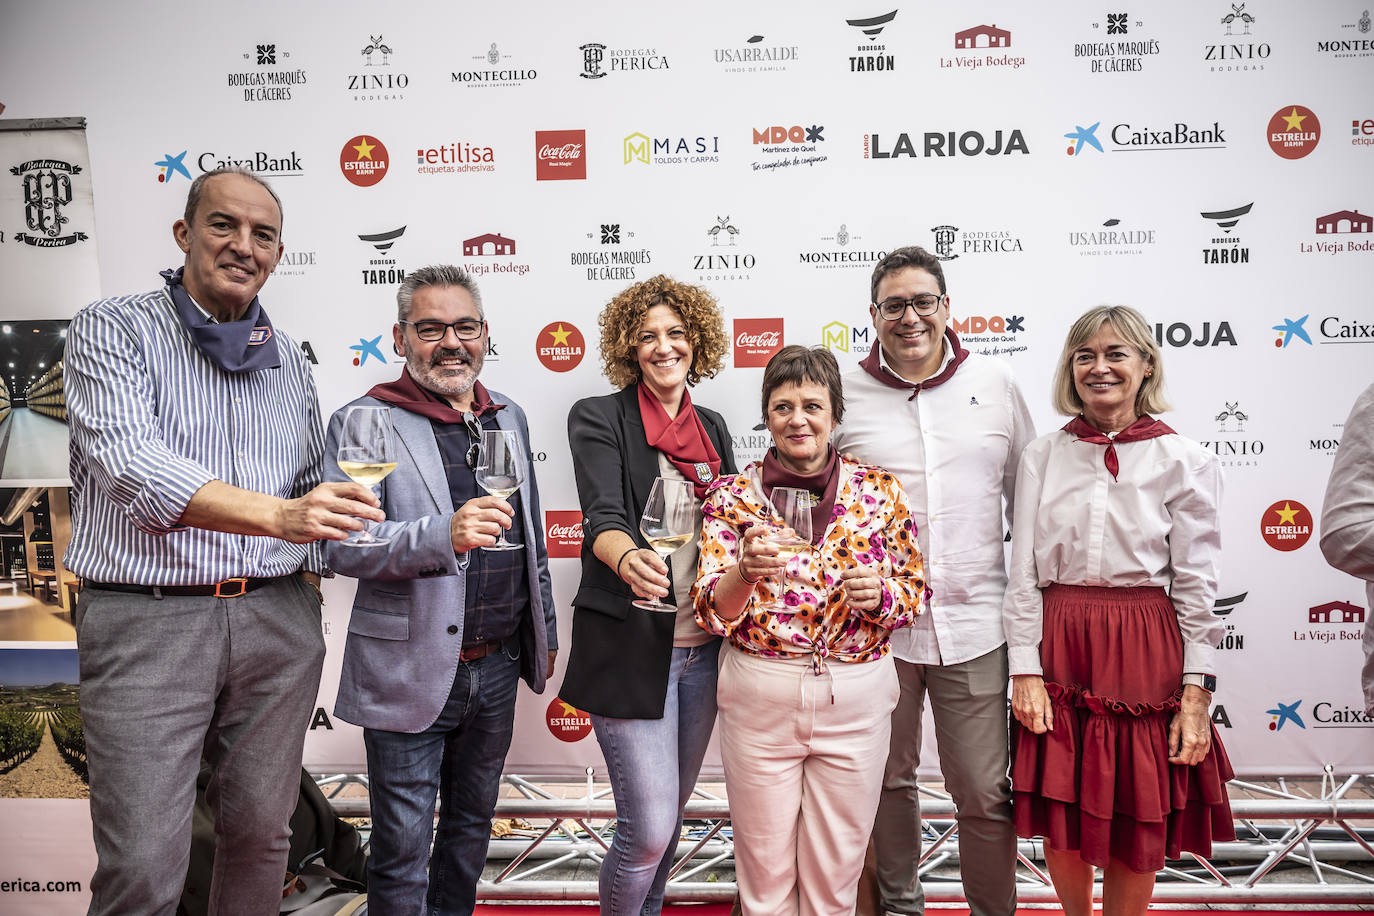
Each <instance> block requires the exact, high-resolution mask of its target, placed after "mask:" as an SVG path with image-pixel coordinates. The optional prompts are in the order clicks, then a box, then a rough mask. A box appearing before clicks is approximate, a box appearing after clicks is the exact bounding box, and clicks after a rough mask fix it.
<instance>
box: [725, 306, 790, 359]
mask: <svg viewBox="0 0 1374 916" xmlns="http://www.w3.org/2000/svg"><path fill="white" fill-rule="evenodd" d="M734 331H735V368H737V369H750V368H761V367H763V366H766V365H768V361H769V360H770V359H772V358H773V354H774V353H777V352H778V351H779V350H781V349H782V346H783V338H782V319H781V318H736V319H735V320H734Z"/></svg>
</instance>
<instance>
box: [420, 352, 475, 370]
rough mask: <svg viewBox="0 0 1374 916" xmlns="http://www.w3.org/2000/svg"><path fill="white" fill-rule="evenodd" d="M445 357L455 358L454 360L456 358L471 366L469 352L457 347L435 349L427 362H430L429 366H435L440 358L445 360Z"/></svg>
mask: <svg viewBox="0 0 1374 916" xmlns="http://www.w3.org/2000/svg"><path fill="white" fill-rule="evenodd" d="M445 359H456V360H458V361H460V362H462V363H464V364H465V365H468V366H471V365H472V354H471V353H469V352H468V351H466V350H462V349H458V350H444V349H439V350H435V351H434V355H433V356H431V357H430V358H429V364H430V366H437V365H439V361H440V360H445Z"/></svg>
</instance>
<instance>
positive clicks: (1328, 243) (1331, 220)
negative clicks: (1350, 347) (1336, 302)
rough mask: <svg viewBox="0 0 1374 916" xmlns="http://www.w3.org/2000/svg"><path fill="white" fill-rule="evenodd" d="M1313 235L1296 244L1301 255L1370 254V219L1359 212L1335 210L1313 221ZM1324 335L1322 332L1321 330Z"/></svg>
mask: <svg viewBox="0 0 1374 916" xmlns="http://www.w3.org/2000/svg"><path fill="white" fill-rule="evenodd" d="M1313 222H1314V229H1315V235H1314V236H1312V238H1310V239H1309V240H1308V241H1306V242H1298V252H1299V253H1301V254H1350V253H1355V252H1366V253H1367V252H1369V251H1374V218H1371V217H1369V216H1366V215H1365V214H1363V213H1361V212H1360V211H1359V210H1337V211H1335V212H1334V213H1325V214H1323V215H1321V216H1319V217H1317V218H1316V219H1315V220H1314V221H1313ZM1333 235H1356V236H1358V235H1363V236H1365V238H1353V239H1333V238H1332V237H1331V236H1333ZM1323 333H1325V329H1323Z"/></svg>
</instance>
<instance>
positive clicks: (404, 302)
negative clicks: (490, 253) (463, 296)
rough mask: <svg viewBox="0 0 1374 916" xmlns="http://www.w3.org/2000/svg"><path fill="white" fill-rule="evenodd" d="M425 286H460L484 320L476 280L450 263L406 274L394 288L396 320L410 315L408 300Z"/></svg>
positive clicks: (484, 312) (483, 310) (485, 316)
mask: <svg viewBox="0 0 1374 916" xmlns="http://www.w3.org/2000/svg"><path fill="white" fill-rule="evenodd" d="M426 286H461V287H462V288H463V289H465V290H467V291H468V295H470V296H472V301H473V302H474V303H476V305H477V314H478V315H479V316H480V317H481V318H482V320H483V321H485V320H486V318H487V312H486V309H484V308H482V294H481V292H479V291H478V289H477V281H476V280H474V279H473V278H472V274H470V273H468V272H467V271H466V270H463V269H462V268H461V267H454V266H453V265H452V264H431V265H430V266H429V267H421V268H420V269H419V270H412V271H411V272H410V273H408V274H406V278H405V279H404V280H402V281H401V286H400V288H399V289H397V290H396V320H398V321H405V320H406V319H407V318H409V317H410V300H412V299H414V298H415V293H416V292H417V291H419V290H421V289H424V288H425V287H426Z"/></svg>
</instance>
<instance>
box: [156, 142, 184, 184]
mask: <svg viewBox="0 0 1374 916" xmlns="http://www.w3.org/2000/svg"><path fill="white" fill-rule="evenodd" d="M188 152H190V151H189V150H182V151H181V152H179V153H177V154H176V155H175V156H174V155H172V154H171V153H163V154H162V158H161V159H159V160H158V161H157V162H154V163H153V165H155V166H157V183H158V184H171V183H172V179H173V178H175V177H177V176H178V175H182V176H185V178H186V180H187V181H190V180H191V173H190V172H189V171H187V170H186V154H187V153H188Z"/></svg>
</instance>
